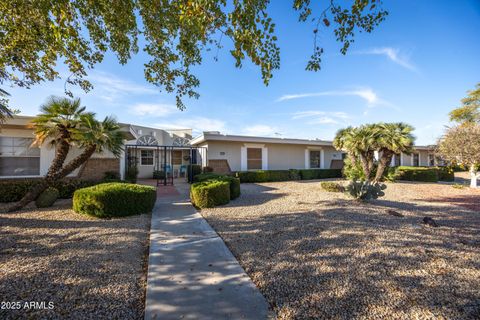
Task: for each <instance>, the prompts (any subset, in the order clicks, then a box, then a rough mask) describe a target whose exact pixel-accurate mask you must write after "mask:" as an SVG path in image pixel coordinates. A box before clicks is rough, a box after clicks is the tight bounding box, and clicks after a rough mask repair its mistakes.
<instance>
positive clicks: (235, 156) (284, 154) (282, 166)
mask: <svg viewBox="0 0 480 320" xmlns="http://www.w3.org/2000/svg"><path fill="white" fill-rule="evenodd" d="M244 145H245V143H243V142H233V141H208V142H207V143H204V144H202V145H201V146H203V147H207V148H208V159H209V160H210V159H213V160H227V161H228V164H229V165H230V168H231V170H232V171H240V170H241V148H242V147H243V146H244ZM247 145H248V143H247ZM259 145H264V147H265V148H267V153H268V170H286V169H305V150H306V149H312V150H320V149H323V150H324V163H325V169H328V168H330V163H331V161H332V159H337V160H340V159H341V152H338V151H336V150H335V149H334V148H333V147H319V146H309V145H295V144H277V143H265V144H263V143H261V144H259ZM222 152H223V153H225V154H223V155H222V154H221V153H222Z"/></svg>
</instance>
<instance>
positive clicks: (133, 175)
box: [125, 165, 138, 183]
mask: <svg viewBox="0 0 480 320" xmlns="http://www.w3.org/2000/svg"><path fill="white" fill-rule="evenodd" d="M137 176H138V167H137V166H136V165H133V166H130V167H128V168H127V172H126V173H125V180H126V181H128V182H130V183H136V182H137Z"/></svg>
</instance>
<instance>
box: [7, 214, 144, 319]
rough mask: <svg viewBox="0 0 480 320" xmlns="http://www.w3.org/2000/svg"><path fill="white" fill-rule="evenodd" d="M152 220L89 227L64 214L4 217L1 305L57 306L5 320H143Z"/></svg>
mask: <svg viewBox="0 0 480 320" xmlns="http://www.w3.org/2000/svg"><path fill="white" fill-rule="evenodd" d="M42 211H50V212H51V213H49V214H48V215H47V216H45V215H41V216H39V215H40V214H41V212H42ZM36 215H37V216H36ZM149 217H150V215H143V216H135V217H129V218H122V219H111V220H100V219H91V220H89V219H87V218H80V217H78V216H77V217H76V216H75V214H74V213H72V212H71V211H66V208H64V207H54V208H50V209H48V210H46V209H45V210H41V211H38V210H37V211H34V212H30V210H25V211H23V212H19V213H16V214H0V229H1V230H2V232H1V233H0V266H1V267H0V270H1V272H0V297H2V300H4V301H7V300H8V301H39V302H40V301H46V302H49V301H51V302H53V303H54V305H55V308H54V309H52V310H33V309H32V310H0V318H2V319H16V318H43V319H44V318H70V317H74V318H117V319H120V318H121V319H142V318H143V306H144V304H143V303H144V301H143V299H144V288H143V284H144V274H143V273H142V270H143V268H144V258H145V254H146V248H147V246H148V244H147V240H148V238H147V237H148V227H149V220H150V219H149ZM83 219H87V220H83Z"/></svg>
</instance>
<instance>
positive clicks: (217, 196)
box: [190, 180, 230, 208]
mask: <svg viewBox="0 0 480 320" xmlns="http://www.w3.org/2000/svg"><path fill="white" fill-rule="evenodd" d="M190 199H191V200H192V203H193V204H194V205H195V206H197V207H199V208H212V207H215V206H218V205H222V204H227V203H228V202H229V201H230V183H229V182H227V181H220V180H208V181H204V182H196V183H194V184H192V185H191V187H190Z"/></svg>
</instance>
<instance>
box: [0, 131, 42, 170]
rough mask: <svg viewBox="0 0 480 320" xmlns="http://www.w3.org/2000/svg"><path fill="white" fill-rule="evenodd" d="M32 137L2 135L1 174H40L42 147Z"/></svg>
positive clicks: (0, 144) (0, 146) (0, 139)
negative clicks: (34, 144)
mask: <svg viewBox="0 0 480 320" xmlns="http://www.w3.org/2000/svg"><path fill="white" fill-rule="evenodd" d="M32 142H33V139H32V138H16V137H0V176H38V175H40V149H39V148H36V147H30V146H31V144H32Z"/></svg>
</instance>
